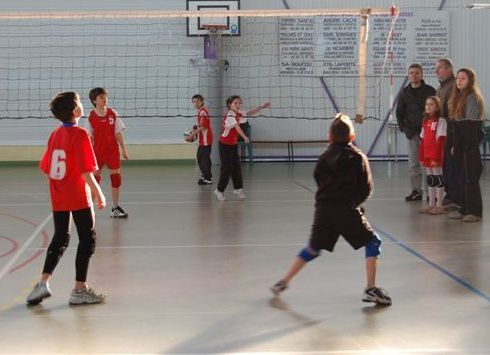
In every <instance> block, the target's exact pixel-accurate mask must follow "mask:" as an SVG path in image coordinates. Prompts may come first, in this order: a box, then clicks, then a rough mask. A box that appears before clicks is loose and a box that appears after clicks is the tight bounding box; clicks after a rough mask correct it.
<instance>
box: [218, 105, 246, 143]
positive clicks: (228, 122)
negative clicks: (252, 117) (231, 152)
mask: <svg viewBox="0 0 490 355" xmlns="http://www.w3.org/2000/svg"><path fill="white" fill-rule="evenodd" d="M245 115H246V114H245V112H243V111H239V112H237V113H235V112H233V111H232V110H230V111H228V113H227V114H226V115H225V117H224V118H223V126H222V133H221V136H220V137H219V141H220V142H221V143H223V144H227V145H237V143H238V132H237V131H236V129H235V125H236V124H237V123H238V124H240V123H245V122H247V118H246V117H245Z"/></svg>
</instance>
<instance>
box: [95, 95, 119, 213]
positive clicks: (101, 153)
mask: <svg viewBox="0 0 490 355" xmlns="http://www.w3.org/2000/svg"><path fill="white" fill-rule="evenodd" d="M89 98H90V102H91V103H92V105H94V107H95V109H94V110H92V111H91V112H90V115H89V117H88V120H87V129H88V130H89V133H90V136H91V137H92V140H93V143H94V151H95V157H96V158H97V165H98V166H99V171H97V172H96V174H95V178H96V179H97V182H100V179H101V176H100V170H102V168H103V167H104V165H107V167H108V168H109V176H110V178H111V187H112V209H111V215H110V216H111V217H113V218H127V217H128V214H127V213H126V211H124V210H123V209H122V207H121V206H119V188H120V187H121V183H122V179H121V159H120V157H119V155H120V153H119V146H120V147H121V154H122V156H123V158H124V159H126V160H127V159H128V152H127V150H126V144H125V143H124V137H123V134H122V132H123V131H124V130H125V129H126V126H124V123H123V122H122V120H121V118H120V117H118V116H117V112H116V111H114V110H113V109H110V108H108V107H107V91H106V89H105V88H100V87H98V88H94V89H92V90H90V93H89Z"/></svg>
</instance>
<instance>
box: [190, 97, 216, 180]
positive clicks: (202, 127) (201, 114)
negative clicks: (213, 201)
mask: <svg viewBox="0 0 490 355" xmlns="http://www.w3.org/2000/svg"><path fill="white" fill-rule="evenodd" d="M192 104H193V105H194V107H195V108H196V109H197V129H196V130H195V131H194V132H193V133H192V134H191V135H190V136H191V137H188V138H192V136H195V135H197V137H198V142H199V148H197V157H196V158H197V165H198V166H199V169H200V170H201V174H202V176H201V177H200V178H199V180H198V181H197V183H198V184H199V185H211V184H212V183H213V179H212V177H213V175H212V174H211V167H212V164H211V149H212V145H213V129H212V128H211V119H210V116H209V111H208V109H207V108H206V106H204V98H203V97H202V95H199V94H197V95H194V96H192ZM191 140H192V139H191Z"/></svg>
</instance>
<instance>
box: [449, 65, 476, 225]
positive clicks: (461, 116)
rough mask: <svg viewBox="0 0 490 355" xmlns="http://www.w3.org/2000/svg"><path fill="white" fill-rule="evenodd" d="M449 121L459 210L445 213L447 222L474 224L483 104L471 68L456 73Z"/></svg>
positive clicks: (450, 102) (450, 100) (450, 99)
mask: <svg viewBox="0 0 490 355" xmlns="http://www.w3.org/2000/svg"><path fill="white" fill-rule="evenodd" d="M448 106H449V118H450V120H451V121H452V123H453V125H452V127H453V134H452V135H451V136H452V139H451V140H450V141H448V144H450V145H451V146H450V147H451V154H453V155H454V160H455V163H456V168H457V175H458V176H457V178H458V185H459V188H460V194H459V196H460V201H458V202H459V203H460V205H461V208H460V209H459V210H458V211H456V212H453V213H451V214H449V218H451V219H462V220H463V221H464V222H478V221H480V220H481V217H482V196H481V189H480V176H481V173H482V169H483V166H482V161H481V155H480V143H481V140H482V138H483V117H484V113H485V104H484V102H483V97H482V95H481V93H480V89H479V88H478V86H477V83H476V74H475V72H474V71H473V70H472V69H469V68H462V69H460V70H458V73H457V76H456V85H455V86H454V88H453V90H452V92H451V96H450V98H449V105H448Z"/></svg>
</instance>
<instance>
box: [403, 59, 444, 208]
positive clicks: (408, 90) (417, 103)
mask: <svg viewBox="0 0 490 355" xmlns="http://www.w3.org/2000/svg"><path fill="white" fill-rule="evenodd" d="M423 74H424V72H423V70H422V67H421V66H420V64H412V65H410V67H409V68H408V80H409V81H410V84H408V85H407V86H406V87H405V88H404V89H403V91H402V92H401V94H400V97H399V98H398V104H397V106H396V118H397V120H398V127H399V128H400V131H402V132H403V133H405V136H406V137H407V153H408V174H409V178H410V185H411V188H412V192H411V193H410V194H409V195H408V196H406V197H405V201H420V200H422V195H423V191H422V168H421V166H420V162H419V146H420V137H419V135H420V131H421V130H422V121H423V118H424V109H425V100H427V98H428V97H429V96H434V95H435V94H436V90H435V89H434V88H433V87H432V86H430V85H427V84H426V83H425V82H424V80H423V79H422V78H423Z"/></svg>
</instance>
